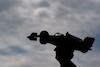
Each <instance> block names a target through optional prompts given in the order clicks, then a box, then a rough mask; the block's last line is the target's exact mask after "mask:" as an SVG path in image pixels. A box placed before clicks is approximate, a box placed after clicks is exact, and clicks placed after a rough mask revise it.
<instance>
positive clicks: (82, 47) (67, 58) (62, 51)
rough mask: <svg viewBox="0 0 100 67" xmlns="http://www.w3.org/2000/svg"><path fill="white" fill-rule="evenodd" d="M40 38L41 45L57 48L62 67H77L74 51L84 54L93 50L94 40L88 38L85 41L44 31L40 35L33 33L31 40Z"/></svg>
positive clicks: (57, 57)
mask: <svg viewBox="0 0 100 67" xmlns="http://www.w3.org/2000/svg"><path fill="white" fill-rule="evenodd" d="M37 37H40V43H41V44H46V43H51V44H53V45H55V46H56V48H55V49H54V51H55V52H56V57H55V58H56V59H57V60H58V61H59V63H60V65H61V67H77V66H76V65H75V64H74V63H73V62H72V61H71V59H72V58H73V56H74V55H73V52H74V50H78V51H81V52H82V53H86V52H88V50H91V49H90V48H91V47H92V44H93V42H94V40H95V39H94V38H91V37H86V38H85V39H84V40H82V39H80V38H77V37H75V36H73V35H71V34H69V33H68V32H67V33H66V35H65V36H64V35H63V34H60V33H56V34H55V35H49V33H48V32H47V31H42V32H41V33H40V35H37V33H32V34H31V35H30V36H28V37H27V38H29V39H30V40H37Z"/></svg>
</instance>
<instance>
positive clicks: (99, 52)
mask: <svg viewBox="0 0 100 67" xmlns="http://www.w3.org/2000/svg"><path fill="white" fill-rule="evenodd" d="M99 29H100V0H0V66H1V67H60V65H59V63H58V61H56V59H55V52H54V51H53V50H54V48H55V46H53V45H51V44H46V45H41V44H40V43H39V42H38V41H37V42H35V41H30V40H28V39H27V38H26V37H27V36H29V35H30V34H31V33H32V32H37V33H38V34H39V33H40V32H41V31H42V30H47V31H49V33H50V34H52V35H53V34H54V33H56V32H60V33H63V34H65V33H66V32H69V33H70V34H72V35H75V36H77V37H79V38H81V39H84V38H85V37H87V36H89V37H94V38H95V39H96V40H95V42H94V44H93V47H92V51H89V52H88V53H85V54H83V53H81V52H79V51H75V53H74V55H75V56H74V58H73V59H72V61H73V62H74V63H75V64H76V65H77V66H78V67H99V66H100V45H99V43H100V41H99V39H100V31H99Z"/></svg>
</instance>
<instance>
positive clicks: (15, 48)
mask: <svg viewBox="0 0 100 67" xmlns="http://www.w3.org/2000/svg"><path fill="white" fill-rule="evenodd" d="M9 48H10V49H11V51H12V52H13V53H18V54H24V53H27V51H26V50H25V49H23V48H21V47H18V46H10V47H9Z"/></svg>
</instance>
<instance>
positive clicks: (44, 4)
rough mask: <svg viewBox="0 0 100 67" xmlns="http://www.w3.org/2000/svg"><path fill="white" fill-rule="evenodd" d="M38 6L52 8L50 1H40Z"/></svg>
mask: <svg viewBox="0 0 100 67" xmlns="http://www.w3.org/2000/svg"><path fill="white" fill-rule="evenodd" d="M38 5H39V7H50V4H49V2H48V1H40V3H39V4H38Z"/></svg>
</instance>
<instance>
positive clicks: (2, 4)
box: [0, 0, 19, 12]
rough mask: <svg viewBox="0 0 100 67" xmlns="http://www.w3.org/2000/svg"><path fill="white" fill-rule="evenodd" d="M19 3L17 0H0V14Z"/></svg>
mask: <svg viewBox="0 0 100 67" xmlns="http://www.w3.org/2000/svg"><path fill="white" fill-rule="evenodd" d="M18 3H19V1H17V0H0V12H1V11H6V10H9V8H11V7H13V6H14V5H17V4H18Z"/></svg>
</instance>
